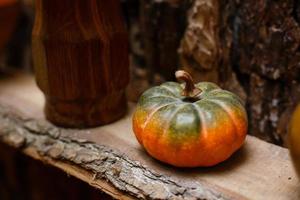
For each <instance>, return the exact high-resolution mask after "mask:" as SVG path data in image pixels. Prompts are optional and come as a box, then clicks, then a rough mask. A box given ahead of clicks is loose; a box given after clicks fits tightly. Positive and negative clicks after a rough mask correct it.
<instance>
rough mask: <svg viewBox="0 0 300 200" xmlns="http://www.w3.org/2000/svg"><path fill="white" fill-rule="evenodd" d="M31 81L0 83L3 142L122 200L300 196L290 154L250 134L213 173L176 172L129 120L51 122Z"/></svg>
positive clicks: (17, 79) (263, 199) (206, 170)
mask: <svg viewBox="0 0 300 200" xmlns="http://www.w3.org/2000/svg"><path fill="white" fill-rule="evenodd" d="M43 102H44V99H43V96H42V93H41V92H40V91H39V90H38V89H37V87H36V85H35V83H34V80H33V78H32V76H30V75H13V76H11V77H9V78H4V79H1V81H0V140H1V141H3V142H4V143H7V144H9V145H11V146H13V147H14V148H17V149H19V150H20V151H22V152H24V153H25V154H26V155H28V156H31V157H33V158H35V159H37V160H41V161H43V162H46V163H48V164H49V165H52V166H55V167H57V168H59V169H61V170H63V171H65V172H67V173H68V174H70V175H73V176H74V177H76V178H78V179H81V180H83V181H84V182H86V183H88V184H90V185H91V186H93V187H95V188H98V189H100V190H102V191H105V192H106V193H108V194H109V195H111V196H112V197H114V198H117V199H134V198H150V199H218V200H221V199H258V200H259V199H261V200H268V199H270V200H275V199H276V200H277V199H278V200H279V199H282V200H284V199H286V200H292V199H298V198H299V197H300V190H299V188H300V184H299V181H298V179H297V177H296V174H295V172H294V169H293V167H292V164H291V161H290V157H289V153H288V150H287V149H285V148H282V147H279V146H276V145H273V144H269V143H266V142H264V141H261V140H259V139H256V138H254V137H252V136H248V137H247V139H246V143H245V145H244V146H243V148H242V149H241V150H239V151H238V152H237V153H236V154H234V155H233V156H232V157H231V158H230V159H229V160H227V161H225V162H224V163H222V164H220V165H218V166H215V167H211V168H196V169H177V168H174V167H170V166H168V165H165V164H162V163H160V162H158V161H156V160H154V159H152V158H151V157H149V156H148V155H147V154H146V153H145V151H143V150H142V149H141V147H140V146H139V144H138V143H137V141H136V139H135V137H134V135H133V132H132V129H131V114H132V111H133V109H134V104H130V111H129V113H128V114H127V116H126V117H125V118H123V119H121V120H119V121H117V122H115V123H113V124H110V125H106V126H102V127H99V128H93V129H86V130H74V129H61V128H57V127H55V126H53V125H51V124H50V123H48V122H46V120H45V119H44V115H43V112H42V111H43V109H42V107H43Z"/></svg>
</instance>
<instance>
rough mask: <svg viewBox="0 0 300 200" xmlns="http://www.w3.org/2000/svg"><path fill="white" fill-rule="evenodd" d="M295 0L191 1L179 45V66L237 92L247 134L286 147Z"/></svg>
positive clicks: (293, 86) (296, 39) (295, 94)
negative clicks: (246, 116)
mask: <svg viewBox="0 0 300 200" xmlns="http://www.w3.org/2000/svg"><path fill="white" fill-rule="evenodd" d="M297 2H298V1H291V0H282V1H267V0H259V1H253V0H247V1H219V0H209V1H203V0H194V3H193V6H192V7H191V9H190V10H189V15H188V16H189V17H188V25H187V29H186V30H185V34H184V37H183V39H182V41H181V46H180V58H181V63H182V65H183V66H184V68H185V69H186V70H188V71H190V72H192V74H193V76H194V78H195V79H196V80H201V81H202V80H206V81H213V82H216V83H218V84H220V85H221V86H223V87H224V88H226V89H229V90H231V91H233V92H235V93H237V94H239V95H240V96H241V97H242V98H243V99H244V100H245V101H246V102H247V107H248V114H249V122H250V124H249V125H250V131H249V132H250V133H252V134H254V135H255V136H258V137H260V138H262V139H264V140H266V141H269V142H272V143H275V144H280V145H284V146H286V145H287V143H286V135H287V127H288V121H289V117H290V115H291V111H292V110H293V108H294V106H295V104H296V103H297V102H299V100H300V95H299V94H300V93H299V92H300V79H299V77H300V72H299V71H300V68H299V67H300V65H299V63H300V57H299V44H300V27H299V8H300V7H299V3H297Z"/></svg>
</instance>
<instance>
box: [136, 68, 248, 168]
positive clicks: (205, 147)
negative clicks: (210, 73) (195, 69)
mask: <svg viewBox="0 0 300 200" xmlns="http://www.w3.org/2000/svg"><path fill="white" fill-rule="evenodd" d="M175 75H176V78H177V79H178V80H179V81H184V82H185V84H180V83H176V82H166V83H163V84H162V85H160V86H156V87H153V88H150V89H149V90H147V91H145V92H144V93H143V94H142V95H141V97H140V99H139V101H138V104H137V107H136V110H135V112H134V114H133V120H132V121H133V131H134V133H135V136H136V138H137V140H138V142H139V143H140V144H141V145H142V146H143V147H144V148H145V150H146V151H147V152H148V153H149V154H150V155H151V156H152V157H154V158H156V159H158V160H160V161H162V162H165V163H168V164H170V165H173V166H177V167H198V166H213V165H216V164H218V163H220V162H222V161H224V160H226V159H228V158H229V157H230V156H231V155H232V154H233V153H234V152H235V151H236V150H237V149H239V148H240V147H241V146H242V144H243V142H244V140H245V136H246V133H247V126H248V121H247V114H246V111H245V109H244V106H243V102H242V100H241V99H240V98H239V97H238V96H237V95H235V94H233V93H231V92H229V91H226V90H222V89H221V88H220V87H218V86H217V85H216V84H214V83H210V82H200V83H198V84H196V85H195V84H194V83H193V80H192V77H191V76H190V75H189V74H188V73H187V72H185V71H181V70H180V71H177V72H176V74H175Z"/></svg>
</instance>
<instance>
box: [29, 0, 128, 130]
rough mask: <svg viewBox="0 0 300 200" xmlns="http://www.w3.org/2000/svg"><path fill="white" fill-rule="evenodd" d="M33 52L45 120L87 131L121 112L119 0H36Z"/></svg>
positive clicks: (123, 78) (123, 69) (123, 36)
mask: <svg viewBox="0 0 300 200" xmlns="http://www.w3.org/2000/svg"><path fill="white" fill-rule="evenodd" d="M32 49H33V61H34V67H35V72H36V79H37V83H38V85H39V87H40V88H41V90H42V91H43V93H44V94H45V96H46V99H47V101H46V106H45V112H46V116H47V118H48V119H49V120H50V121H52V122H53V123H55V124H58V125H60V126H65V127H91V126H95V125H99V124H106V123H109V122H112V121H114V120H116V119H119V118H120V117H121V116H123V115H124V114H125V112H126V99H125V88H126V85H127V84H128V81H129V53H128V36H127V30H126V27H125V23H124V21H123V18H122V12H121V8H120V2H119V1H118V0H110V1H106V0H100V1H99V0H90V1H82V0H65V1H60V0H37V1H36V17H35V24H34V28H33V32H32Z"/></svg>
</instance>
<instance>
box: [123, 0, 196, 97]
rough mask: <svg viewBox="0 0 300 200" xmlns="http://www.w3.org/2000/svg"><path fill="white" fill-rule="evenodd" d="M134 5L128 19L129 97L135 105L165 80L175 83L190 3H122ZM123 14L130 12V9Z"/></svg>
mask: <svg viewBox="0 0 300 200" xmlns="http://www.w3.org/2000/svg"><path fill="white" fill-rule="evenodd" d="M133 1H135V2H136V5H138V9H139V11H138V13H135V12H131V14H132V13H135V15H131V21H129V29H130V36H131V37H130V44H131V54H132V58H133V60H132V61H133V62H132V66H131V77H132V78H131V83H130V85H129V89H128V94H129V99H130V100H133V101H136V100H137V99H138V97H139V96H140V94H141V93H142V92H143V91H145V90H146V89H148V88H149V87H151V86H153V85H158V84H160V83H162V82H164V81H166V80H175V76H174V73H175V71H176V70H177V69H178V67H179V58H178V53H177V51H178V47H179V44H180V40H181V38H182V35H183V32H184V29H185V26H186V12H187V10H188V8H189V6H190V4H191V1H190V0H180V1H178V0H150V1H149V0H141V1H136V0H126V1H125V2H126V3H127V4H130V3H132V2H133ZM127 8H128V7H127ZM126 10H132V7H131V8H130V9H126ZM132 16H134V17H132ZM132 18H135V19H136V20H133V19H132Z"/></svg>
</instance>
